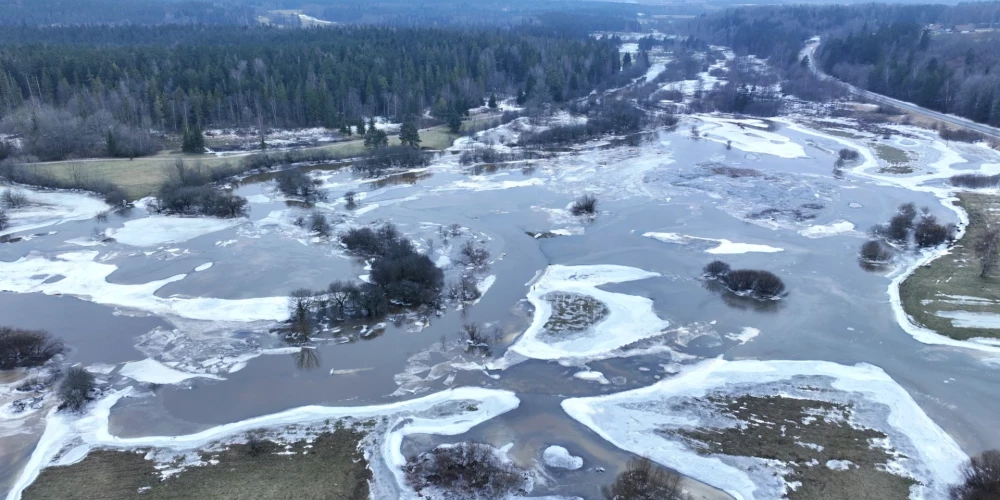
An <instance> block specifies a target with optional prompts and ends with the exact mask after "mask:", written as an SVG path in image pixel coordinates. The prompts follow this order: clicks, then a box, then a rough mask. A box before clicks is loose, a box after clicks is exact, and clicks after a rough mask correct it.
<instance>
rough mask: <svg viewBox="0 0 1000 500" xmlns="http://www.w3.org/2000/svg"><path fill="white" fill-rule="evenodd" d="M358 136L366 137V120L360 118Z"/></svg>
mask: <svg viewBox="0 0 1000 500" xmlns="http://www.w3.org/2000/svg"><path fill="white" fill-rule="evenodd" d="M357 126H358V135H365V132H366V131H365V119H364V118H358V125H357Z"/></svg>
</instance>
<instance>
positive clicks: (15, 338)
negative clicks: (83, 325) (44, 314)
mask: <svg viewBox="0 0 1000 500" xmlns="http://www.w3.org/2000/svg"><path fill="white" fill-rule="evenodd" d="M62 351H63V343H62V342H61V341H59V340H56V339H53V338H52V336H51V335H49V333H48V332H45V331H41V330H21V329H18V328H11V327H7V326H0V370H12V369H14V368H23V367H29V366H38V365H42V364H44V363H45V362H46V361H48V360H50V359H52V357H53V356H55V355H56V354H59V353H61V352H62Z"/></svg>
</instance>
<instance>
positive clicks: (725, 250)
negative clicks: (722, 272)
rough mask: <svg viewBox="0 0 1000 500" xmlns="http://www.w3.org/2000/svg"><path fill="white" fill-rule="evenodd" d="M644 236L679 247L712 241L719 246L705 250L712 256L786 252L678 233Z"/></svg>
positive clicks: (767, 247) (646, 234)
mask: <svg viewBox="0 0 1000 500" xmlns="http://www.w3.org/2000/svg"><path fill="white" fill-rule="evenodd" d="M643 236H645V237H647V238H653V239H654V240H658V241H662V242H664V243H676V244H678V245H687V244H688V243H691V242H692V241H711V242H716V243H718V245H717V246H714V247H712V248H709V249H707V250H705V253H711V254H741V253H750V252H763V253H775V252H782V251H784V249H783V248H778V247H772V246H770V245H756V244H753V243H734V242H732V241H729V240H727V239H716V238H700V237H698V236H688V235H685V234H678V233H654V232H649V233H644V234H643Z"/></svg>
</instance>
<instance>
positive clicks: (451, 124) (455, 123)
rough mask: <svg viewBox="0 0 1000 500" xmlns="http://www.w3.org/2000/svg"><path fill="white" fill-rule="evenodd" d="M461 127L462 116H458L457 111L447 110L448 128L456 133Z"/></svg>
mask: <svg viewBox="0 0 1000 500" xmlns="http://www.w3.org/2000/svg"><path fill="white" fill-rule="evenodd" d="M461 129H462V117H461V116H458V111H455V110H454V109H453V110H451V111H449V112H448V130H450V131H451V133H453V134H457V133H458V131H459V130H461Z"/></svg>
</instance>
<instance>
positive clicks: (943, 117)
mask: <svg viewBox="0 0 1000 500" xmlns="http://www.w3.org/2000/svg"><path fill="white" fill-rule="evenodd" d="M817 47H819V39H818V38H813V39H811V40H809V42H807V43H806V46H805V48H803V49H802V52H801V53H800V55H799V59H801V58H802V56H809V68H810V69H811V70H812V72H813V73H814V74H815V75H816V76H817V77H819V78H820V79H823V80H830V81H836V82H839V83H840V84H841V85H843V86H844V88H846V89H847V91H848V92H850V93H851V94H854V95H856V96H858V97H863V98H865V99H866V100H868V101H871V102H876V103H879V104H885V105H888V106H895V107H897V108H899V109H903V110H906V111H909V112H911V113H916V114H919V115H924V116H926V117H928V118H933V119H935V120H940V121H943V122H946V123H950V124H952V125H955V126H957V127H962V128H965V129H968V130H973V131H975V132H979V133H980V134H983V135H986V136H989V137H993V138H996V139H1000V129H998V128H996V127H991V126H989V125H984V124H982V123H976V122H974V121H972V120H967V119H965V118H961V117H958V116H955V115H949V114H945V113H939V112H937V111H934V110H930V109H927V108H923V107H920V106H917V105H916V104H913V103H910V102H905V101H900V100H898V99H893V98H891V97H886V96H884V95H881V94H876V93H874V92H869V91H867V90H864V89H859V88H857V87H855V86H853V85H851V84H848V83H845V82H841V81H840V80H837V79H836V78H834V77H832V76H830V75H828V74H826V73H823V71H822V70H821V69H819V67H818V66H817V65H816V55H815V53H816V48H817Z"/></svg>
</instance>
